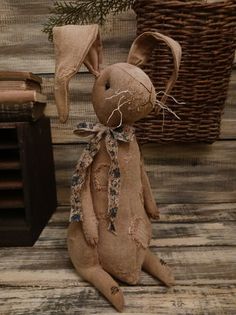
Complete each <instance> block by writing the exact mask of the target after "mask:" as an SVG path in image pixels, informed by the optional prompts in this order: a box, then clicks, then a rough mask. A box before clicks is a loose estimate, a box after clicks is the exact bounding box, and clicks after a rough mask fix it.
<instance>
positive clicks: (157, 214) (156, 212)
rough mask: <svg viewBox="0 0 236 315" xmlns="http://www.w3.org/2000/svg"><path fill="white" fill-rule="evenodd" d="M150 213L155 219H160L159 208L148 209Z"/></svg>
mask: <svg viewBox="0 0 236 315" xmlns="http://www.w3.org/2000/svg"><path fill="white" fill-rule="evenodd" d="M148 215H149V217H150V218H151V219H153V220H159V219H160V212H159V210H158V208H155V209H152V210H151V211H150V210H149V211H148Z"/></svg>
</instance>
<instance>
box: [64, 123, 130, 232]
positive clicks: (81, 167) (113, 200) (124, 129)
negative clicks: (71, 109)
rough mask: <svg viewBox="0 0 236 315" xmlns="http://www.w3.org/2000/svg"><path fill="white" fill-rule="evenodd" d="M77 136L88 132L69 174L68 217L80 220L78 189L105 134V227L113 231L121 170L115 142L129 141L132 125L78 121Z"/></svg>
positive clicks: (117, 205)
mask: <svg viewBox="0 0 236 315" xmlns="http://www.w3.org/2000/svg"><path fill="white" fill-rule="evenodd" d="M76 132H78V133H79V134H80V135H81V136H88V134H90V135H91V134H92V138H91V140H90V142H89V143H88V144H87V146H86V148H85V149H84V151H83V153H82V155H81V157H80V159H79V161H78V163H77V165H76V168H75V171H74V174H73V176H72V185H71V213H70V221H71V222H79V221H83V209H82V204H81V191H82V188H83V185H84V183H85V180H86V176H87V169H88V167H89V166H90V165H91V164H92V162H93V159H94V157H95V155H96V154H97V152H98V151H99V149H100V141H101V139H102V138H103V137H105V145H106V150H107V152H108V154H109V156H110V159H111V164H110V169H109V173H108V192H107V193H108V210H107V217H108V218H109V225H108V230H109V231H110V232H112V233H114V234H116V227H115V218H116V216H117V212H118V208H119V196H120V182H121V179H120V177H121V174H120V168H119V162H118V142H119V141H121V142H131V141H132V140H133V138H134V128H133V127H131V126H128V125H125V126H121V127H119V128H110V127H107V126H104V125H102V124H100V123H97V124H94V123H87V122H83V123H79V124H78V126H77V129H76V130H75V133H76Z"/></svg>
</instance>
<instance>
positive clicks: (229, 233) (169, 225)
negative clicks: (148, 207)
mask: <svg viewBox="0 0 236 315" xmlns="http://www.w3.org/2000/svg"><path fill="white" fill-rule="evenodd" d="M160 208H161V212H162V217H161V220H160V221H159V222H154V223H153V234H154V235H153V240H152V243H151V248H152V251H153V252H155V253H156V254H158V255H159V256H160V257H162V258H164V259H165V260H166V261H167V262H168V263H169V264H170V265H171V266H172V267H173V269H174V271H175V276H176V280H177V285H176V286H175V287H173V288H171V289H167V288H166V287H165V286H163V285H162V284H161V283H160V282H159V281H157V280H155V279H154V278H152V277H151V276H149V275H147V274H146V273H144V272H143V273H142V277H141V281H140V284H139V285H137V286H129V285H126V284H121V287H122V289H123V291H124V294H125V300H126V308H125V312H124V314H133V313H136V314H165V315H166V314H170V315H172V314H191V315H192V314H212V315H213V314H214V315H216V314H219V315H220V314H227V315H229V314H232V315H234V314H235V311H236V234H235V227H236V204H235V203H227V204H221V203H219V204H210V205H209V204H195V205H192V204H171V205H168V204H161V205H160ZM68 212H69V209H68V207H60V208H58V211H57V212H56V213H55V214H54V215H53V217H52V219H51V221H50V223H49V224H48V226H47V227H46V229H45V230H44V231H43V233H42V234H41V236H40V238H39V240H38V241H37V243H36V244H35V246H34V247H32V248H27V247H24V248H2V249H1V250H0V289H1V294H0V314H1V315H10V314H17V315H21V314H40V315H41V314H45V315H46V314H116V311H115V310H114V309H113V308H112V307H111V306H110V305H109V304H108V302H107V301H106V300H105V299H104V298H103V297H102V296H101V295H100V294H99V293H98V292H97V290H96V289H95V288H93V287H91V286H90V285H89V284H88V283H86V282H84V281H83V280H81V279H80V278H79V276H78V275H77V274H76V272H75V271H74V269H73V267H72V265H71V263H70V261H69V258H68V253H67V249H66V241H65V240H66V228H67V224H68V223H67V220H68Z"/></svg>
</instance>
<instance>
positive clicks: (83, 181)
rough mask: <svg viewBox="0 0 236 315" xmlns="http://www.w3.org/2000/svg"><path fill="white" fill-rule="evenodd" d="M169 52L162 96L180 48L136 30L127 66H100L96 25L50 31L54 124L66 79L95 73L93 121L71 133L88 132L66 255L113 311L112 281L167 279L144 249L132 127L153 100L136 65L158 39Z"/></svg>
mask: <svg viewBox="0 0 236 315" xmlns="http://www.w3.org/2000/svg"><path fill="white" fill-rule="evenodd" d="M160 41H164V42H165V43H166V44H167V45H168V46H169V47H170V49H171V51H172V54H173V60H174V71H173V74H172V76H171V78H170V80H169V82H168V84H167V88H166V93H165V94H164V96H163V98H162V100H161V101H162V103H164V102H165V100H166V97H167V93H169V92H170V90H171V89H172V87H173V85H174V83H175V81H176V79H177V74H178V69H179V65H180V59H181V48H180V46H179V44H178V43H177V42H175V41H174V40H172V39H171V38H169V37H166V36H164V35H162V34H159V33H155V32H153V33H152V32H147V33H143V34H142V35H140V36H139V37H138V38H137V39H136V40H135V41H134V43H133V45H132V47H131V49H130V53H129V56H128V61H127V63H117V64H114V65H111V66H109V67H107V68H105V69H104V70H100V69H99V65H100V64H101V61H102V59H101V53H102V45H101V39H100V34H99V29H98V26H97V25H86V26H78V25H67V26H62V27H55V28H54V44H55V53H56V72H55V98H56V103H57V108H58V112H59V117H60V120H61V121H62V122H65V121H66V120H67V118H68V112H69V105H68V97H67V94H68V83H69V80H70V78H71V77H72V76H73V75H74V74H75V73H76V72H78V71H79V69H80V67H81V64H82V63H84V64H85V65H86V66H87V68H88V69H89V71H90V72H91V73H92V74H94V76H95V78H96V79H95V84H94V88H93V92H92V102H93V106H94V110H95V113H96V115H97V117H98V119H99V123H97V124H92V123H80V124H79V125H78V128H77V129H76V130H75V133H76V134H77V135H79V136H89V135H91V140H90V142H89V144H88V145H87V147H86V149H85V150H84V152H83V153H82V156H81V157H80V159H79V161H78V164H77V166H76V169H75V172H74V175H73V177H72V195H71V214H70V225H69V229H68V250H69V255H70V258H71V260H72V263H73V265H74V266H75V268H76V270H77V272H78V274H79V275H80V276H81V277H82V278H83V279H85V280H87V281H88V282H90V283H91V284H93V285H94V286H95V287H96V288H97V289H98V290H99V291H100V292H101V293H102V294H103V295H104V296H105V297H106V298H107V299H108V300H109V301H110V302H111V303H112V304H113V306H114V307H115V308H116V309H117V310H118V311H122V309H123V307H124V299H123V294H122V291H121V289H120V287H119V285H118V284H117V282H116V281H115V280H114V279H113V278H112V276H114V278H116V279H119V280H121V281H124V282H126V283H128V284H132V285H134V284H136V283H138V281H139V278H140V273H141V269H143V270H145V271H147V272H148V273H150V274H151V275H152V276H154V277H156V278H158V279H160V280H161V281H162V282H163V283H164V284H166V285H167V286H171V285H173V284H174V277H173V275H172V272H171V270H170V268H169V267H168V266H167V264H166V263H165V262H164V261H163V260H161V259H159V258H158V257H156V256H154V255H153V254H152V253H151V251H150V249H149V248H148V247H149V244H150V240H151V223H150V218H153V219H158V218H159V211H158V208H157V207H156V203H155V200H154V198H153V196H152V192H151V188H150V184H149V180H148V177H147V174H146V173H145V170H144V166H143V161H142V158H141V155H140V151H139V147H138V144H137V141H136V138H135V134H134V128H133V127H132V124H133V123H134V122H136V121H137V120H139V119H141V118H143V117H145V116H146V115H148V114H149V113H150V112H151V111H152V110H153V108H154V106H155V102H156V94H155V89H154V87H153V85H152V83H151V81H150V79H149V77H148V76H147V75H146V74H145V73H144V72H143V71H142V70H141V69H140V68H138V67H137V65H141V64H143V63H145V62H146V60H147V58H148V57H149V55H150V54H151V51H152V49H153V48H154V47H155V45H157V44H158V42H160Z"/></svg>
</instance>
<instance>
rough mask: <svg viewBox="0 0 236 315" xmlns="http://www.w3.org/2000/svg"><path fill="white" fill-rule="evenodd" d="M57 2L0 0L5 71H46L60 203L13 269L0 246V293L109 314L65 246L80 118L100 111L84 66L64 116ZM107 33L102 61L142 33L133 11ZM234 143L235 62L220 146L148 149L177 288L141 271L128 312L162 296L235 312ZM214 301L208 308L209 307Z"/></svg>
mask: <svg viewBox="0 0 236 315" xmlns="http://www.w3.org/2000/svg"><path fill="white" fill-rule="evenodd" d="M53 2H54V1H53V0H21V1H16V0H2V1H0V69H1V70H23V71H32V72H34V73H37V74H40V75H41V76H42V77H43V90H44V93H46V94H47V96H48V105H47V110H46V113H47V115H49V116H50V117H51V122H52V136H53V148H54V157H55V164H56V179H57V189H58V204H59V208H58V212H57V213H56V215H55V216H54V217H53V219H52V221H51V223H50V224H49V226H48V228H47V229H46V230H45V231H44V232H43V234H42V237H41V238H40V240H39V241H38V242H37V244H36V246H35V247H34V250H33V251H32V250H31V249H16V250H15V255H16V257H17V259H16V260H14V259H13V258H12V259H11V268H10V267H9V268H10V269H8V268H7V267H6V266H7V265H8V263H9V257H12V256H10V255H9V251H8V249H5V250H2V251H1V252H0V257H1V259H0V270H1V274H0V284H1V286H2V287H3V288H4V289H5V290H4V291H3V293H2V292H1V298H0V308H1V310H2V312H3V313H4V314H11V312H10V310H11V307H10V306H9V305H12V303H14V304H15V306H14V307H15V310H18V312H17V311H16V314H26V312H25V313H24V310H26V309H27V308H28V310H31V311H28V313H32V314H41V313H44V314H55V312H56V311H57V312H59V313H58V314H64V313H66V311H67V310H68V309H70V312H69V313H70V314H92V313H93V311H94V310H95V309H96V308H97V307H98V308H99V307H100V308H101V309H102V310H103V313H111V308H110V307H109V306H108V304H107V303H106V301H104V300H102V299H101V297H100V296H99V295H98V294H97V292H96V290H95V289H93V288H91V287H88V285H87V284H85V283H84V282H83V281H81V279H78V277H77V275H76V274H75V272H74V271H73V269H72V267H71V265H70V264H69V261H68V256H67V253H66V244H65V239H66V226H67V217H68V213H69V207H68V205H69V186H70V178H71V174H72V170H73V167H74V165H75V163H76V160H77V158H78V157H79V155H80V153H81V151H82V149H83V147H84V144H81V143H80V142H79V141H78V139H77V138H76V137H75V136H73V134H72V130H73V128H74V127H75V125H76V123H77V121H78V120H79V119H86V120H90V121H94V120H95V116H94V113H93V109H92V106H91V101H90V100H91V90H92V84H93V78H92V76H91V75H89V74H88V73H87V71H86V70H85V68H83V69H82V70H81V72H80V74H79V75H78V76H77V77H76V78H75V79H73V80H72V82H71V84H70V90H71V112H70V118H69V121H68V122H67V123H66V124H64V125H62V124H60V123H59V122H58V120H57V113H56V108H55V102H54V98H53V73H54V53H53V45H52V44H51V43H49V42H48V41H47V37H46V35H45V34H43V33H42V32H41V29H42V24H43V22H45V21H46V19H47V17H48V12H49V11H48V9H49V6H50V5H51V4H52V3H53ZM102 36H103V40H104V41H103V43H104V50H105V51H104V55H105V56H104V64H105V65H107V64H112V63H115V62H119V61H125V60H126V57H127V53H128V49H129V46H130V44H131V42H132V40H133V39H134V37H135V16H134V14H133V13H132V12H128V13H125V14H122V15H119V16H117V17H115V18H110V19H109V22H108V23H107V25H106V27H105V29H103V30H102ZM235 140H236V69H235V70H234V71H233V74H232V78H231V82H230V88H229V96H228V99H227V104H226V108H225V114H224V117H223V120H222V131H221V139H220V140H219V141H217V142H216V143H214V144H213V145H203V144H196V145H193V144H191V145H189V144H188V145H184V144H183V145H170V144H168V145H165V146H163V145H146V146H145V147H143V152H144V157H145V162H146V165H147V171H148V174H149V177H150V181H151V185H152V188H153V191H154V194H155V197H156V200H157V202H158V203H159V204H160V207H161V212H162V218H161V221H160V222H158V223H155V224H154V226H153V228H154V235H155V237H154V239H153V241H152V247H153V250H154V251H158V252H159V253H160V254H161V255H162V257H164V258H165V259H166V260H167V261H168V262H170V264H172V266H173V267H174V268H175V272H176V278H177V280H178V286H177V287H176V288H175V289H174V290H173V291H171V292H170V293H169V295H165V292H166V291H165V290H166V289H165V288H164V287H161V286H157V285H156V281H154V280H153V278H151V277H149V276H147V275H144V274H143V275H142V279H141V286H137V287H124V290H125V294H126V295H128V296H129V302H128V303H130V305H131V306H130V310H131V311H130V313H133V312H136V313H139V312H142V313H146V314H148V313H149V314H151V313H155V314H156V313H157V302H156V300H155V299H156V296H158V307H159V308H158V310H159V311H160V312H159V313H160V314H226V313H227V314H234V310H235V307H236V305H235V299H234V298H235V294H236V291H235V284H236V273H235V268H236V266H235V256H234V254H233V252H232V248H233V246H235V245H236V239H235V233H234V227H235V218H236V217H235V213H236V172H235V161H236V141H235ZM234 248H235V247H234ZM212 262H213V263H212ZM35 265H36V267H35ZM42 270H43V272H42ZM9 274H10V276H9ZM193 284H194V286H193ZM24 286H25V288H30V290H26V289H24ZM42 288H43V290H42ZM190 291H191V292H190ZM35 297H37V299H35ZM140 297H142V298H140ZM147 298H148V305H147V304H146V301H147V300H146V299H147ZM193 299H194V302H193ZM55 301H56V302H55ZM60 301H61V302H60ZM66 301H68V304H66ZM85 301H86V302H85ZM6 302H8V304H7V303H6ZM55 303H57V304H55ZM63 303H65V304H63ZM102 307H103V308H102ZM207 307H208V309H209V313H205V312H204V309H206V308H207ZM78 309H79V310H80V311H79V312H78V313H77V311H78ZM216 310H217V311H216ZM33 311H34V312H33ZM224 311H226V313H225V312H224ZM227 311H228V312H227ZM12 314H13V312H12Z"/></svg>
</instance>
